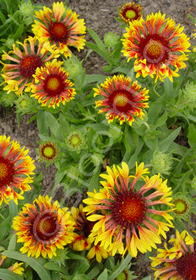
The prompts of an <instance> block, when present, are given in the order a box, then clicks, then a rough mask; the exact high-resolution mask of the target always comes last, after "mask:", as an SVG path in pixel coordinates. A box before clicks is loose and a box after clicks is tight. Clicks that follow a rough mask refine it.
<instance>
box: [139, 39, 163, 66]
mask: <svg viewBox="0 0 196 280" xmlns="http://www.w3.org/2000/svg"><path fill="white" fill-rule="evenodd" d="M144 41H145V42H142V44H143V46H142V49H143V57H144V58H145V59H146V60H147V62H148V63H159V62H163V61H166V60H167V58H168V48H167V46H166V45H165V44H164V43H163V42H162V40H161V38H158V39H156V38H155V39H154V38H150V39H146V40H144ZM142 44H141V45H142Z"/></svg>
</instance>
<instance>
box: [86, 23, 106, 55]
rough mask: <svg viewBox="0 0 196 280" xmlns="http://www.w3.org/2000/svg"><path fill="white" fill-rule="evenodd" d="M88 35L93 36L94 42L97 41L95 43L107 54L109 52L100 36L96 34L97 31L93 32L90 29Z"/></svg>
mask: <svg viewBox="0 0 196 280" xmlns="http://www.w3.org/2000/svg"><path fill="white" fill-rule="evenodd" d="M88 33H89V34H90V35H91V37H92V38H93V40H94V41H95V43H96V44H97V46H98V47H99V49H100V50H102V51H104V52H106V53H107V50H106V48H105V45H104V43H103V42H102V41H101V39H100V38H99V36H98V35H97V34H96V33H95V31H93V30H92V29H89V28H88Z"/></svg>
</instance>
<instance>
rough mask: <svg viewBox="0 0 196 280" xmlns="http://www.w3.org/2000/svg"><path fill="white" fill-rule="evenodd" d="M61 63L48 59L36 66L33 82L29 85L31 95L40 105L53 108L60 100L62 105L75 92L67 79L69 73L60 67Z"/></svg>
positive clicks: (72, 96)
mask: <svg viewBox="0 0 196 280" xmlns="http://www.w3.org/2000/svg"><path fill="white" fill-rule="evenodd" d="M62 63H63V62H61V61H57V60H56V59H54V60H52V61H49V62H47V63H46V64H45V66H43V67H40V68H37V69H36V72H35V74H34V75H33V77H34V78H35V84H32V86H31V87H30V90H31V92H32V95H31V96H32V97H34V98H35V99H38V102H39V103H41V105H42V106H48V107H53V108H55V105H57V106H59V104H60V102H62V103H63V105H64V104H65V102H69V101H70V100H71V99H73V98H74V95H75V94H76V91H75V89H74V88H73V83H72V82H71V81H70V80H69V79H68V76H69V73H67V72H66V71H65V70H64V68H62V67H61V65H62Z"/></svg>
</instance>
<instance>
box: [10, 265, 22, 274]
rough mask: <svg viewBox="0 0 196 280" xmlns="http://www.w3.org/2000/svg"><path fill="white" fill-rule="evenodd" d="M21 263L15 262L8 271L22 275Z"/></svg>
mask: <svg viewBox="0 0 196 280" xmlns="http://www.w3.org/2000/svg"><path fill="white" fill-rule="evenodd" d="M22 265H23V263H22V262H21V263H18V262H16V263H15V264H14V265H12V266H10V267H9V268H8V269H9V270H11V271H13V272H14V273H16V274H19V275H23V272H24V268H23V267H22Z"/></svg>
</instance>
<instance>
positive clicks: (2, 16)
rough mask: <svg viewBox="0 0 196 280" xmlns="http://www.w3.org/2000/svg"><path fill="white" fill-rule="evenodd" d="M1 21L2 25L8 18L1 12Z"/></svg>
mask: <svg viewBox="0 0 196 280" xmlns="http://www.w3.org/2000/svg"><path fill="white" fill-rule="evenodd" d="M0 20H1V22H2V24H3V23H4V22H5V21H6V17H5V16H4V14H3V13H2V12H1V10H0Z"/></svg>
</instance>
